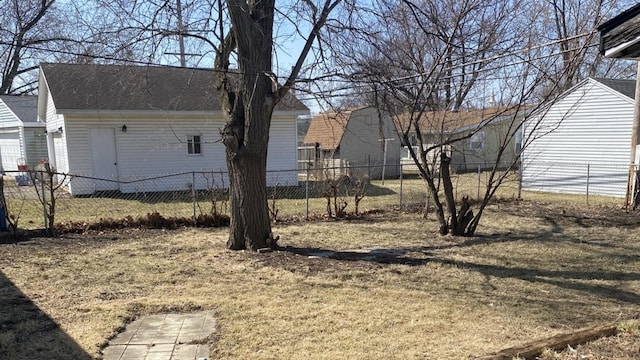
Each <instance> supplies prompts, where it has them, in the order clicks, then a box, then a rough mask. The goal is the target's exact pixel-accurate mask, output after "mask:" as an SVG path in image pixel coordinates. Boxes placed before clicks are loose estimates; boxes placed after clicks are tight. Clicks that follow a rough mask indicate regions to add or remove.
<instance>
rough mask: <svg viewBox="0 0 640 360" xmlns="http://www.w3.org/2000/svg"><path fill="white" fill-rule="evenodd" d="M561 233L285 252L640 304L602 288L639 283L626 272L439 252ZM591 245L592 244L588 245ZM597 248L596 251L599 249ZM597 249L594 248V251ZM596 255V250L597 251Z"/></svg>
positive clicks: (637, 297)
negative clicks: (469, 274) (444, 270)
mask: <svg viewBox="0 0 640 360" xmlns="http://www.w3.org/2000/svg"><path fill="white" fill-rule="evenodd" d="M558 231H559V230H558V229H557V228H554V229H552V231H550V232H544V233H537V234H533V233H532V234H525V235H524V236H520V237H517V238H516V237H510V236H504V235H502V236H500V235H489V236H481V237H475V238H468V239H465V240H464V241H462V242H460V243H452V244H439V245H431V246H419V247H404V248H388V249H382V248H381V249H372V250H346V251H343V250H340V251H337V250H330V249H322V248H296V247H286V248H283V250H284V251H288V252H291V253H295V254H298V255H305V256H311V257H322V258H328V259H334V260H338V261H345V262H356V261H363V262H372V263H377V264H394V265H407V266H423V265H426V264H428V263H438V264H444V265H448V266H454V267H456V268H459V269H466V270H469V271H473V272H477V273H479V274H482V275H484V276H485V277H495V278H512V279H519V280H524V281H528V282H531V283H543V284H548V285H553V286H557V287H559V288H564V289H568V290H575V291H580V292H584V293H588V294H590V295H593V296H597V297H600V298H608V299H612V300H616V301H620V302H625V303H629V304H639V303H640V292H634V291H627V290H624V289H620V288H617V287H615V286H610V285H606V284H602V283H601V281H638V280H640V273H636V272H625V271H607V270H601V269H597V268H590V269H589V270H585V271H580V270H562V269H560V270H556V269H544V268H534V267H531V268H529V267H515V266H501V265H494V264H482V263H477V262H473V261H465V260H457V259H451V258H447V257H443V256H441V255H440V254H438V251H441V250H448V249H453V248H464V247H471V246H476V245H483V244H497V243H503V242H511V241H520V240H524V241H528V242H531V246H535V243H536V242H552V241H556V242H557V241H558V239H557V238H555V239H554V238H552V235H553V234H554V233H557V232H558ZM563 241H570V242H575V243H584V242H583V241H581V240H580V239H575V238H572V237H568V236H567V237H566V238H565V239H563ZM589 245H592V244H589ZM598 245H599V244H596V246H595V248H596V249H597V246H598ZM611 246H613V245H611ZM593 248H594V247H592V249H593ZM596 251H597V250H596ZM620 251H621V252H626V251H627V250H625V249H624V248H620ZM601 255H602V256H609V257H612V259H613V258H615V259H616V260H618V261H619V260H622V261H636V257H635V256H633V255H629V254H626V253H620V254H610V253H601Z"/></svg>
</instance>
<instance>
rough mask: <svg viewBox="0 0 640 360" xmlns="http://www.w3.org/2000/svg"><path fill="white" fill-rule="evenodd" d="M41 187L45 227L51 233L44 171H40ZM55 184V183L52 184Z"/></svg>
mask: <svg viewBox="0 0 640 360" xmlns="http://www.w3.org/2000/svg"><path fill="white" fill-rule="evenodd" d="M40 180H41V181H40V188H41V191H42V216H43V217H44V229H45V230H46V231H47V233H49V219H48V217H47V192H46V191H45V184H44V183H45V181H47V179H45V178H44V172H42V171H40ZM51 186H53V184H51Z"/></svg>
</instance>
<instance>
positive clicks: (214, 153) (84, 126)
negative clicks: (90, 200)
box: [55, 114, 297, 195]
mask: <svg viewBox="0 0 640 360" xmlns="http://www.w3.org/2000/svg"><path fill="white" fill-rule="evenodd" d="M123 125H126V127H127V128H126V132H124V131H123V130H122V126H123ZM223 125H224V121H223V119H222V118H221V117H220V116H219V115H218V116H203V115H198V116H190V117H188V116H176V115H174V114H166V115H165V116H149V115H147V116H141V115H136V116H133V115H121V116H80V115H73V116H70V115H68V116H67V117H66V118H65V126H64V131H63V133H62V134H59V136H60V138H61V139H60V144H62V142H63V141H64V140H63V139H64V138H66V146H67V153H68V160H69V162H68V164H69V166H68V172H69V173H71V174H74V175H81V176H87V177H91V176H92V175H93V174H94V173H95V171H94V169H93V168H92V167H93V165H92V158H91V144H90V137H89V131H90V129H92V128H113V129H115V136H116V147H117V166H118V175H119V179H118V180H119V181H122V182H126V183H124V184H122V185H121V186H120V190H121V191H122V192H150V191H167V190H188V189H190V188H191V186H192V184H193V183H194V182H195V186H196V188H197V189H204V188H208V187H210V186H212V182H213V181H214V180H213V178H214V177H215V186H218V187H220V186H227V185H228V183H229V182H228V179H227V178H226V176H222V175H221V174H220V172H225V171H226V159H225V149H224V145H223V144H222V141H221V139H220V130H221V129H222V127H223ZM56 134H58V133H56ZM188 135H199V136H200V137H201V142H202V145H201V146H202V154H199V155H193V154H187V141H186V140H187V136H188ZM55 151H56V154H57V153H58V152H60V150H59V149H58V146H56V149H55ZM296 156H297V153H296V129H295V116H280V117H274V120H273V121H272V128H271V135H270V144H269V152H268V160H267V169H268V170H291V169H293V170H294V171H291V172H274V173H270V174H269V177H268V184H269V185H275V184H276V183H277V184H279V185H296V184H297V176H295V175H296V174H297V172H296V171H295V169H296V165H297V159H296ZM56 157H58V158H62V157H63V155H62V154H61V155H60V156H58V155H56ZM191 172H202V174H196V176H195V178H194V176H193V175H192V174H191ZM182 173H189V174H186V175H176V174H182ZM214 173H215V175H214ZM291 174H294V176H292V175H291ZM150 177H155V178H156V179H154V180H145V181H141V179H147V178H150ZM70 191H71V192H72V194H74V195H80V194H89V193H93V192H94V191H95V181H94V180H93V179H87V178H80V177H75V178H74V179H73V180H72V181H71V186H70Z"/></svg>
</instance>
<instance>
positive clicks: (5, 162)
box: [0, 132, 22, 171]
mask: <svg viewBox="0 0 640 360" xmlns="http://www.w3.org/2000/svg"><path fill="white" fill-rule="evenodd" d="M0 157H2V170H3V171H15V170H18V159H20V158H22V154H21V152H20V135H19V134H18V132H12V133H0Z"/></svg>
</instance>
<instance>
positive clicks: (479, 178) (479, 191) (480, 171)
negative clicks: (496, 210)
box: [476, 165, 481, 200]
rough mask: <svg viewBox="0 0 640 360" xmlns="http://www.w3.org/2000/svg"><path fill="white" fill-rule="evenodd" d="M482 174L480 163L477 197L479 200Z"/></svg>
mask: <svg viewBox="0 0 640 360" xmlns="http://www.w3.org/2000/svg"><path fill="white" fill-rule="evenodd" d="M480 176H481V171H480V165H478V195H477V197H476V199H478V200H480Z"/></svg>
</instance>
